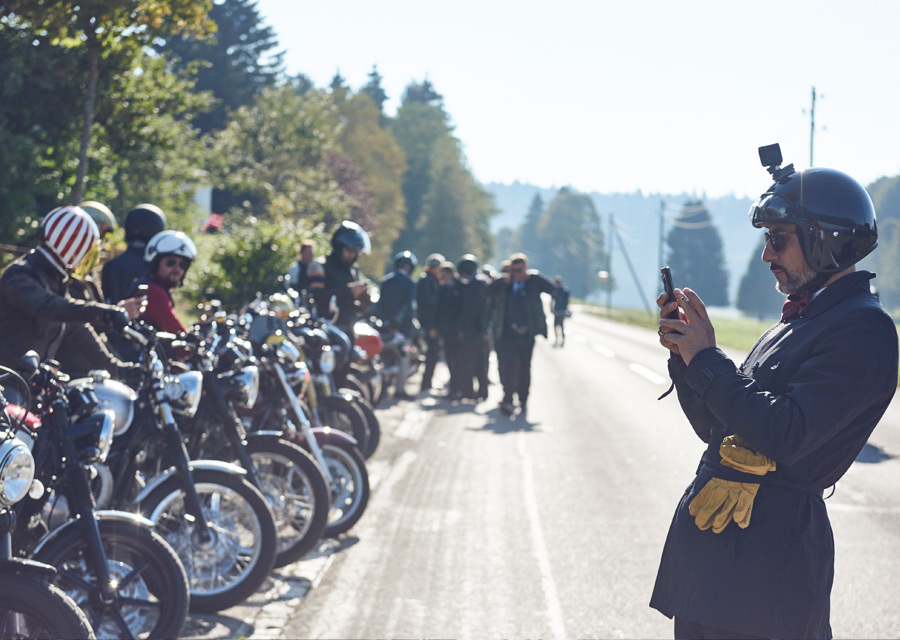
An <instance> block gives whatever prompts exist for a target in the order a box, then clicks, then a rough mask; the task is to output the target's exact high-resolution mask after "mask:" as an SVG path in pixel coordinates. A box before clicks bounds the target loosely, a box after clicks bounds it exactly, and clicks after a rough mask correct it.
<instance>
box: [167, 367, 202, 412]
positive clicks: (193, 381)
mask: <svg viewBox="0 0 900 640" xmlns="http://www.w3.org/2000/svg"><path fill="white" fill-rule="evenodd" d="M202 392H203V374H202V373H200V372H199V371H186V372H185V373H179V374H178V375H177V376H168V377H166V386H165V391H164V393H165V398H166V400H168V401H170V402H171V403H172V408H173V409H174V410H176V411H178V413H180V414H182V415H186V416H188V417H192V416H193V415H194V414H195V413H197V407H199V406H200V396H201V395H202Z"/></svg>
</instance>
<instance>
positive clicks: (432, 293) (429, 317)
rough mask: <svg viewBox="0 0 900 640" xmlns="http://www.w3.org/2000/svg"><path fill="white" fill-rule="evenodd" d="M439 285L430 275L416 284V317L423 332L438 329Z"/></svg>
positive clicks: (423, 277) (425, 275) (427, 274)
mask: <svg viewBox="0 0 900 640" xmlns="http://www.w3.org/2000/svg"><path fill="white" fill-rule="evenodd" d="M440 291H441V283H440V282H439V281H438V279H437V278H435V277H434V276H433V275H431V274H430V273H426V274H424V275H423V276H422V277H421V278H419V281H418V282H417V283H416V317H417V318H418V319H419V325H421V327H422V330H423V331H429V330H431V329H437V327H438V300H439V299H440Z"/></svg>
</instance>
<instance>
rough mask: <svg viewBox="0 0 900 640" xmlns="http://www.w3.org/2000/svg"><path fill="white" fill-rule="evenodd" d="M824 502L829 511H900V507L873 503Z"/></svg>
mask: <svg viewBox="0 0 900 640" xmlns="http://www.w3.org/2000/svg"><path fill="white" fill-rule="evenodd" d="M825 504H826V505H827V507H828V512H829V513H833V512H834V513H879V514H884V515H893V514H895V513H900V507H877V506H875V505H865V504H841V503H835V504H829V503H828V502H827V501H826V502H825Z"/></svg>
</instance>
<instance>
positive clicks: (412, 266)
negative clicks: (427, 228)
mask: <svg viewBox="0 0 900 640" xmlns="http://www.w3.org/2000/svg"><path fill="white" fill-rule="evenodd" d="M417 264H419V260H418V259H417V258H416V254H414V253H413V252H412V251H401V252H400V253H398V254H397V255H395V256H394V269H406V271H408V272H409V273H412V272H413V271H415V270H416V265H417Z"/></svg>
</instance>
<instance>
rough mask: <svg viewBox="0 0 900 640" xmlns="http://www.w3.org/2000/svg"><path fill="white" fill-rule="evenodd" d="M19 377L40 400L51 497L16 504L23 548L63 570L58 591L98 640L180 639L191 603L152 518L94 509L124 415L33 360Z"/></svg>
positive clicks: (37, 423)
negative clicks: (95, 481) (94, 481)
mask: <svg viewBox="0 0 900 640" xmlns="http://www.w3.org/2000/svg"><path fill="white" fill-rule="evenodd" d="M20 369H21V370H22V371H23V372H24V373H25V374H26V376H25V377H27V378H28V379H30V380H31V381H32V388H33V389H34V391H36V394H35V396H34V400H33V406H34V411H35V413H34V417H33V419H32V424H33V428H34V432H35V433H36V438H35V440H34V448H33V456H34V459H35V468H36V477H37V479H38V480H40V481H41V483H42V484H43V485H44V486H45V487H46V489H47V490H46V491H45V492H43V493H42V495H40V496H37V497H35V496H30V498H29V499H27V500H23V501H21V502H19V503H18V504H17V505H16V507H17V508H16V517H17V519H18V520H20V521H21V522H22V523H23V524H24V525H25V526H23V527H21V528H18V529H16V531H15V533H14V544H15V548H16V549H17V550H19V551H20V552H24V553H26V554H28V555H30V557H31V558H32V559H34V560H37V561H39V562H45V563H47V564H50V565H53V566H55V567H56V568H57V574H56V580H55V583H56V584H57V586H59V587H60V588H61V589H62V590H63V591H65V592H66V593H67V594H68V595H69V596H70V597H71V598H72V599H73V600H74V601H75V602H76V603H77V604H78V605H79V606H80V607H81V608H82V609H83V610H84V611H85V613H86V614H87V616H88V619H89V621H90V623H91V626H92V627H93V629H94V632H95V633H96V634H97V636H98V637H100V638H123V637H127V638H172V637H175V636H177V635H178V634H179V633H180V632H181V628H182V626H183V625H184V621H185V619H186V617H187V611H188V604H189V596H188V586H187V577H186V575H185V571H184V568H183V566H182V564H181V562H180V561H179V559H178V556H176V555H175V552H174V551H173V549H172V548H171V547H170V546H169V545H168V544H166V542H165V541H164V540H163V538H162V537H160V535H159V534H157V533H156V532H155V531H153V523H152V522H150V521H149V520H147V519H146V518H143V517H141V516H138V515H135V514H133V513H128V512H124V511H98V510H96V508H95V503H94V500H93V496H92V493H91V484H90V477H91V476H92V475H93V474H94V473H95V469H96V467H97V465H102V464H103V462H104V461H105V460H106V457H107V455H108V454H109V450H110V446H111V443H112V438H113V434H114V428H115V427H114V424H115V416H114V415H113V413H112V412H111V411H108V410H105V409H103V408H102V407H100V406H99V400H98V398H97V397H96V395H95V394H94V392H93V385H92V384H91V383H90V382H89V381H85V382H83V383H82V384H77V385H70V386H66V382H67V381H68V380H67V376H66V375H65V374H63V373H60V372H58V371H56V370H55V369H54V367H53V366H51V365H50V364H49V363H42V364H39V363H38V361H37V357H36V356H35V355H33V354H32V355H31V356H30V357H26V358H25V359H23V361H22V363H21V367H20Z"/></svg>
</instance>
